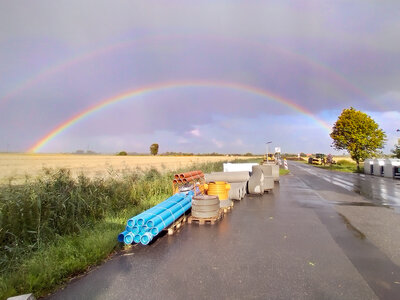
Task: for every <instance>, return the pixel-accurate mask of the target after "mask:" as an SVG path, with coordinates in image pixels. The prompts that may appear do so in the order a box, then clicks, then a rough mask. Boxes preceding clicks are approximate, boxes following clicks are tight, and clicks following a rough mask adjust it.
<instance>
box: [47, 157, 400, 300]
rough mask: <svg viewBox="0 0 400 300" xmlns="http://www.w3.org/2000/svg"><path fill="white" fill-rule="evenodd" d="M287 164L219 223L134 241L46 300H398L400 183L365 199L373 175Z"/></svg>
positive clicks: (386, 182)
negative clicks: (270, 187) (263, 190)
mask: <svg viewBox="0 0 400 300" xmlns="http://www.w3.org/2000/svg"><path fill="white" fill-rule="evenodd" d="M289 166H290V169H291V173H292V174H291V175H288V176H284V177H282V178H281V182H280V184H276V185H275V189H274V191H273V193H270V194H265V195H263V196H247V197H246V198H245V199H244V200H242V201H241V202H235V207H234V209H233V211H232V212H230V213H228V214H227V215H226V216H225V218H224V219H223V220H222V221H221V222H219V223H217V224H216V225H214V226H211V225H205V226H199V225H197V224H192V225H188V224H186V225H185V226H184V227H183V228H182V229H181V230H180V231H179V232H178V233H177V234H175V235H173V236H167V235H165V236H162V237H160V238H158V239H156V240H155V242H154V243H152V244H151V245H149V246H147V247H146V246H135V247H132V249H130V250H128V251H126V252H123V253H120V254H119V255H117V256H115V257H114V258H113V259H111V260H109V261H107V262H106V263H104V264H103V265H101V266H100V267H98V268H96V269H95V270H93V271H92V272H90V273H89V274H87V275H86V276H84V277H82V278H79V279H76V280H73V281H72V282H71V283H70V284H68V285H67V287H66V288H65V289H64V290H60V291H58V292H57V293H55V294H54V295H53V296H51V297H49V299H215V298H221V299H379V298H380V299H400V267H399V266H400V263H399V262H400V258H398V257H397V256H396V255H397V253H399V252H400V248H397V247H398V245H400V233H399V232H398V231H396V230H388V228H392V227H394V226H397V224H398V223H397V222H399V220H400V215H399V214H398V213H397V212H396V211H395V210H394V209H391V208H387V206H390V205H396V201H395V200H396V197H397V198H398V195H399V186H398V183H399V181H393V180H392V181H389V180H384V181H383V183H380V184H381V185H380V186H381V187H382V186H384V189H383V190H382V193H377V192H375V191H374V192H373V193H372V194H371V195H372V196H370V197H367V196H363V193H364V192H363V191H360V189H359V188H358V187H359V186H361V185H363V182H368V181H366V180H374V179H373V178H367V179H362V178H363V177H361V176H360V177H359V178H358V177H357V176H358V175H356V176H353V174H338V173H336V172H335V173H333V172H328V171H325V170H320V169H316V168H313V167H311V166H307V165H302V164H299V163H290V165H289ZM324 176H325V177H326V178H325V177H324ZM378 180H379V182H382V181H381V179H380V178H378ZM332 181H337V182H339V183H340V184H335V183H332ZM341 184H342V185H345V186H342V185H341ZM373 184H375V183H371V182H369V183H365V186H366V187H368V186H372V185H373ZM376 184H377V183H376ZM351 185H353V186H351ZM350 187H351V188H350ZM353 188H354V189H353ZM357 188H358V190H357ZM361 189H362V187H361ZM353 190H356V191H355V192H354V191H353ZM367 192H368V190H366V191H365V194H366V195H367ZM396 195H397V196H396ZM387 196H391V197H394V198H388V197H387ZM393 199H394V200H393ZM359 203H361V205H362V206H359ZM381 204H385V205H381ZM365 209H368V211H364V210H365ZM365 214H367V215H368V216H370V219H373V220H374V222H375V223H374V226H369V223H368V222H366V221H365V218H364V217H363V216H364V215H365ZM381 214H382V215H381ZM375 216H378V217H375ZM382 216H383V217H382ZM381 219H382V220H381ZM353 220H354V222H356V224H357V226H355V225H354V223H352V222H353ZM397 227H398V228H400V226H397ZM360 228H361V229H360ZM393 241H394V242H393Z"/></svg>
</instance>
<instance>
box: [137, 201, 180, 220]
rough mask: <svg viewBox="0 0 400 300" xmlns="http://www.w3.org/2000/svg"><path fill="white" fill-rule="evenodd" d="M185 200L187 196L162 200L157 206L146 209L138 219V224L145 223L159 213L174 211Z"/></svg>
mask: <svg viewBox="0 0 400 300" xmlns="http://www.w3.org/2000/svg"><path fill="white" fill-rule="evenodd" d="M183 201H185V198H182V199H181V200H180V201H174V202H167V203H165V202H162V203H160V204H159V205H157V207H156V206H155V207H154V208H153V209H152V210H151V211H145V212H144V213H143V215H142V216H140V217H139V218H137V219H136V224H137V225H144V224H146V223H147V221H149V220H150V219H152V218H154V217H156V216H157V215H160V214H162V213H170V211H173V210H174V208H175V206H179V205H180V203H181V202H183Z"/></svg>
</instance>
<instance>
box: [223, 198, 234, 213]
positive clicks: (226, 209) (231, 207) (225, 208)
mask: <svg viewBox="0 0 400 300" xmlns="http://www.w3.org/2000/svg"><path fill="white" fill-rule="evenodd" d="M233 204H234V202H233V201H232V205H231V206H227V207H221V210H222V211H223V212H224V214H226V213H227V212H228V211H231V210H232V209H233Z"/></svg>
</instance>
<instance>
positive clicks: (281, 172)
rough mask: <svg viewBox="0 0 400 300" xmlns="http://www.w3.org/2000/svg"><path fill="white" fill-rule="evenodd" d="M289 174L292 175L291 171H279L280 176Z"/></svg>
mask: <svg viewBox="0 0 400 300" xmlns="http://www.w3.org/2000/svg"><path fill="white" fill-rule="evenodd" d="M289 173H290V170H285V169H279V175H280V176H283V175H287V174H289Z"/></svg>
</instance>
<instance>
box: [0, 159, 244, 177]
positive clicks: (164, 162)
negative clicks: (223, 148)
mask: <svg viewBox="0 0 400 300" xmlns="http://www.w3.org/2000/svg"><path fill="white" fill-rule="evenodd" d="M237 158H238V157H234V156H229V157H227V156H116V155H75V154H8V153H4V154H0V183H8V182H10V180H11V182H12V183H20V182H22V181H24V179H25V177H26V176H36V175H38V174H40V172H41V171H42V170H43V168H52V169H59V168H66V169H69V170H70V172H71V175H72V176H73V177H77V176H78V175H79V174H84V175H85V176H86V177H90V178H93V177H107V176H109V175H115V174H121V175H124V174H126V173H129V172H131V171H133V170H135V169H141V170H143V171H145V170H148V169H150V168H155V169H157V170H158V171H167V170H176V169H180V168H185V167H187V166H191V165H194V164H201V163H208V162H218V161H231V160H235V159H237Z"/></svg>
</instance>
